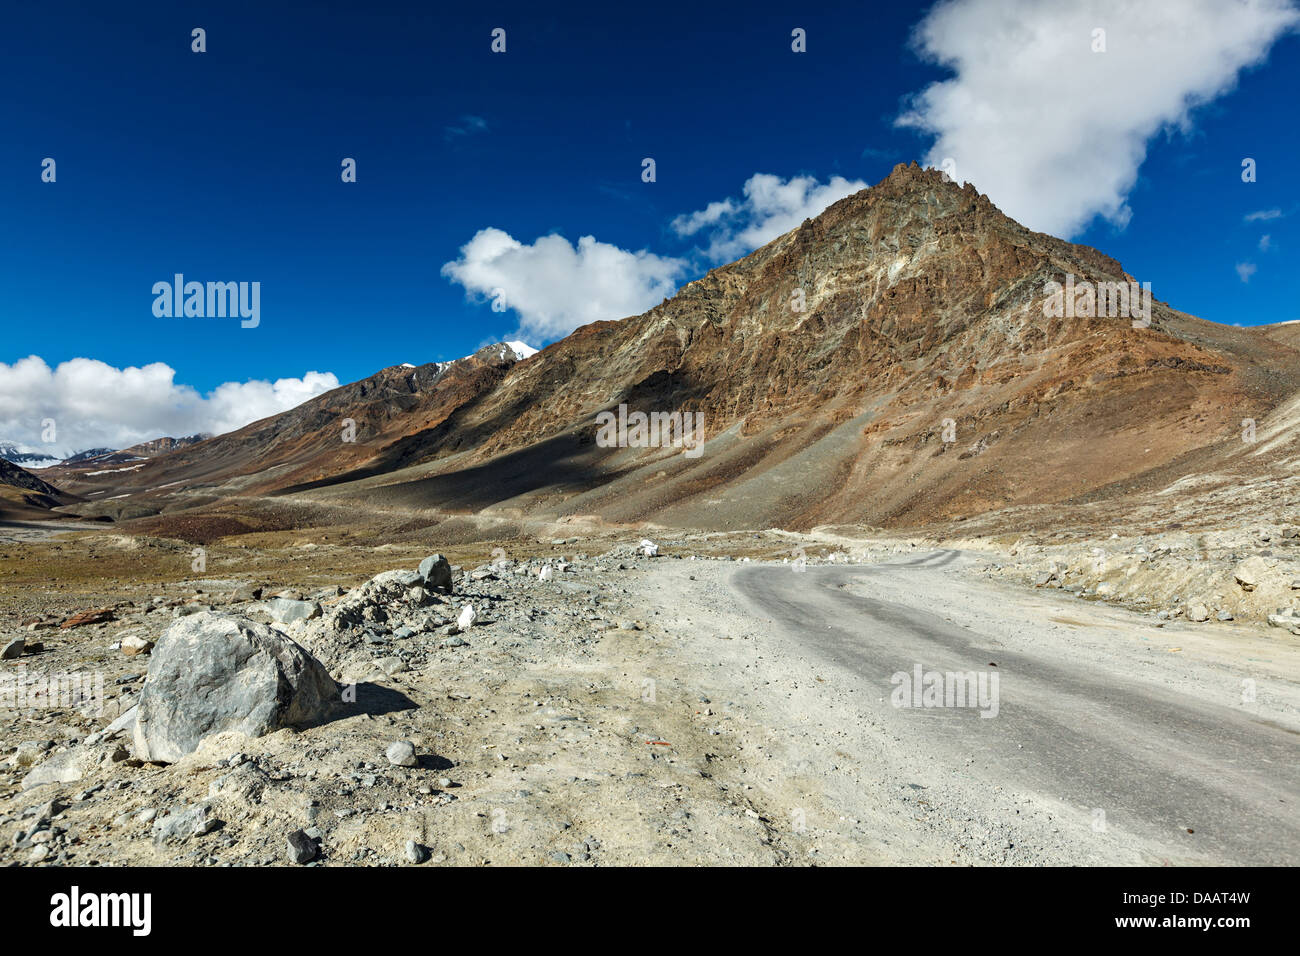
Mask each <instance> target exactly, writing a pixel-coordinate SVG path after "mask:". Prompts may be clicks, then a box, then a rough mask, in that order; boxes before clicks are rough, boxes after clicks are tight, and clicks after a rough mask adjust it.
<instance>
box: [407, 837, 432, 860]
mask: <svg viewBox="0 0 1300 956" xmlns="http://www.w3.org/2000/svg"><path fill="white" fill-rule="evenodd" d="M405 852H406V859H407V860H409V861H410V862H411V863H414V864H416V865H417V866H418V865H419V864H421V863H423V862H424V861H425V860H427V859H428V858H429V848H428V847H424V846H421V845H420V844H418V843H416V842H415V841H414V840H407V841H406V848H405Z"/></svg>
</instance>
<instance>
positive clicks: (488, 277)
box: [442, 229, 686, 341]
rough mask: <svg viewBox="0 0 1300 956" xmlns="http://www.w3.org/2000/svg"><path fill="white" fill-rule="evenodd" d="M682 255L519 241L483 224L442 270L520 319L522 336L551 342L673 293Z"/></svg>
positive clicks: (586, 241) (590, 241)
mask: <svg viewBox="0 0 1300 956" xmlns="http://www.w3.org/2000/svg"><path fill="white" fill-rule="evenodd" d="M685 269H686V263H685V262H684V261H683V260H681V259H672V258H666V257H663V256H658V255H655V254H654V253H652V252H647V251H645V250H642V251H640V252H629V251H628V250H626V249H620V248H619V247H618V246H614V245H610V244H609V243H607V242H597V241H596V239H595V237H594V236H583V237H582V238H581V239H579V240H578V244H577V246H574V245H573V244H572V243H570V242H569V240H567V239H565V238H564V237H563V236H557V235H550V236H542V237H541V238H540V239H537V240H536V241H535V242H533V243H531V244H526V243H522V242H520V241H519V240H517V239H515V238H514V237H513V236H511V235H510V234H509V233H506V232H503V231H502V230H500V229H481V230H479V232H478V233H477V234H476V235H475V236H474V238H473V239H471V240H470V241H469V242H467V243H466V244H465V245H463V246H461V249H460V256H459V257H458V258H456V259H454V260H452V261H451V262H448V263H446V264H445V265H443V267H442V274H443V275H444V276H446V277H447V278H449V279H451V280H452V281H454V282H457V283H459V284H460V285H462V286H464V287H465V291H466V294H467V295H468V296H469V297H470V298H471V299H475V300H478V301H488V302H491V303H492V307H493V308H494V309H496V310H497V311H502V312H504V311H506V310H507V309H513V310H514V311H515V312H516V313H517V314H518V316H519V333H520V336H519V337H524V338H530V339H538V340H543V341H549V340H551V339H555V338H559V337H560V336H564V335H568V334H569V333H570V332H572V331H573V330H574V329H576V328H578V326H580V325H586V324H588V323H590V322H595V321H598V320H600V319H622V318H625V317H627V316H629V315H638V314H640V313H641V312H644V311H645V310H646V309H648V308H650V307H651V306H653V305H657V304H658V303H659V302H660V301H662V300H663V299H664V298H666V297H668V296H670V295H672V294H673V293H674V292H675V291H676V290H677V283H678V280H679V279H680V278H681V276H682V274H683V273H684V271H685Z"/></svg>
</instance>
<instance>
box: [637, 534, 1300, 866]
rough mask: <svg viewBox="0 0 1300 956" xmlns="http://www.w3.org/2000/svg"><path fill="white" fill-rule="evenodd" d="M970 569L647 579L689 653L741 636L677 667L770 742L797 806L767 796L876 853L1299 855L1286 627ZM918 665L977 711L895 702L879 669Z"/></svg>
mask: <svg viewBox="0 0 1300 956" xmlns="http://www.w3.org/2000/svg"><path fill="white" fill-rule="evenodd" d="M985 560H987V559H986V557H985V556H978V555H974V554H969V553H963V552H957V551H939V552H931V553H926V554H922V555H917V556H913V557H905V558H902V559H897V560H895V561H893V562H890V563H883V564H875V565H851V566H820V567H815V566H809V567H807V568H806V569H804V570H802V571H801V572H798V573H796V572H795V571H794V570H793V567H792V566H785V565H760V564H739V565H737V564H730V563H727V564H722V565H719V564H718V563H717V562H698V563H696V562H673V563H674V564H676V565H678V567H677V568H671V569H669V568H664V569H663V571H664V572H665V573H667V574H669V575H671V576H672V577H673V578H674V579H675V581H674V582H673V583H670V584H666V585H661V586H662V587H667V588H668V589H670V590H672V591H674V592H676V594H677V595H678V597H677V600H676V601H675V602H674V603H673V606H674V607H676V608H679V609H680V610H678V611H677V612H676V613H677V614H678V616H679V620H678V621H677V623H678V624H679V625H688V626H690V627H691V628H692V629H693V630H694V631H695V632H696V633H697V634H699V635H701V641H700V642H697V644H699V643H715V642H709V641H708V638H707V637H705V635H708V634H709V633H710V632H717V633H718V634H719V635H720V636H722V637H724V638H735V637H739V638H741V640H740V641H739V642H738V644H739V646H737V645H736V644H735V643H733V644H731V645H726V644H723V645H718V646H716V647H713V648H704V647H699V648H697V649H698V650H703V651H704V653H702V654H701V655H700V659H699V661H698V665H699V666H700V667H710V666H712V668H713V669H714V670H713V674H714V675H715V678H716V679H720V680H722V681H723V682H724V684H723V686H724V687H726V691H728V692H731V693H733V694H735V695H736V696H737V698H738V699H739V700H742V701H743V702H744V704H745V706H746V707H747V708H748V716H749V717H750V719H751V720H752V721H753V722H754V723H756V724H758V725H762V726H766V727H768V728H770V729H771V730H772V732H773V733H774V734H775V735H776V736H778V737H781V738H783V741H782V742H783V746H784V748H786V749H785V753H784V755H783V758H782V759H783V760H784V763H785V765H786V766H787V767H789V768H790V769H791V771H792V773H791V775H790V777H789V778H788V780H787V781H786V783H787V784H788V786H789V788H792V789H794V790H796V791H801V792H802V798H801V797H800V796H799V795H798V794H794V793H785V794H780V793H776V792H774V793H773V794H772V797H773V798H774V799H777V800H781V801H784V802H787V803H790V802H800V801H801V799H802V802H803V803H805V804H810V803H817V804H820V806H819V807H818V809H817V810H816V812H813V814H812V815H813V816H814V817H820V818H821V819H837V820H838V821H843V820H846V819H847V820H853V821H860V826H859V827H858V828H857V829H858V835H859V838H860V839H861V840H862V841H864V842H865V843H867V844H868V845H871V846H872V847H873V848H874V850H875V852H876V854H878V858H879V859H881V860H882V861H889V862H937V861H945V862H998V863H1022V864H1044V863H1046V864H1084V863H1090V864H1096V863H1110V864H1138V863H1173V864H1179V863H1210V864H1272V865H1294V864H1295V863H1297V862H1298V861H1300V817H1298V816H1297V814H1296V812H1295V808H1296V804H1297V802H1298V801H1300V761H1297V759H1296V757H1297V752H1298V751H1297V743H1300V738H1298V737H1297V731H1300V717H1298V715H1300V707H1298V706H1297V705H1298V704H1300V686H1298V685H1297V682H1296V675H1297V674H1300V653H1297V650H1296V644H1295V642H1294V640H1293V639H1290V638H1280V637H1273V636H1272V635H1265V634H1263V633H1261V632H1258V631H1245V630H1244V629H1240V628H1238V629H1230V628H1227V627H1219V626H1216V625H1200V626H1199V627H1196V626H1192V625H1183V626H1180V627H1165V628H1158V627H1155V626H1153V625H1152V622H1151V621H1150V619H1149V618H1143V617H1141V616H1139V615H1136V614H1132V613H1129V612H1125V611H1123V610H1122V609H1117V608H1113V607H1107V606H1104V605H1098V604H1093V603H1089V602H1084V601H1080V600H1078V599H1073V598H1070V597H1068V596H1065V595H1062V594H1061V593H1060V592H1040V591H1032V590H1025V589H1019V588H1014V587H1009V586H1007V585H1004V584H1001V583H1000V582H993V581H988V580H985V579H984V578H983V577H982V576H981V575H980V573H979V566H980V564H981V563H982V562H983V561H985ZM683 563H685V564H687V565H688V567H687V568H686V569H685V570H684V571H682V570H680V566H681V564H683ZM719 649H721V650H720V653H718V651H719ZM918 666H919V667H920V668H921V671H922V672H923V673H924V674H929V673H930V672H936V674H937V679H939V680H944V679H947V675H949V674H959V673H969V672H972V671H973V672H975V674H976V678H977V680H978V679H981V678H982V679H983V680H984V681H985V685H984V690H985V691H986V697H985V700H984V706H982V707H981V706H979V701H967V704H968V705H969V704H971V703H975V704H976V706H964V707H961V706H915V705H916V704H924V703H925V700H924V698H923V697H922V696H921V694H920V692H919V691H918V692H917V695H916V696H915V697H913V695H912V693H911V692H910V688H908V689H906V690H907V692H906V693H904V690H905V689H904V688H901V687H900V684H901V683H902V681H901V680H900V679H899V678H901V677H903V676H906V677H907V678H908V679H909V680H911V679H912V678H913V675H914V674H915V672H916V668H917V667H918ZM895 675H898V677H897V678H896V676H895ZM995 679H996V681H997V683H996V688H997V693H996V698H995V700H994V701H990V700H989V696H988V692H991V691H992V689H993V686H994V685H993V681H994V680H995ZM927 680H930V678H928V677H925V678H923V680H922V682H921V683H922V685H924V684H925V682H926V681H927ZM1252 695H1253V699H1250V698H1251V697H1252ZM938 699H939V700H940V701H941V702H943V701H944V698H943V696H942V694H940V696H939V698H938ZM902 701H905V702H906V703H908V704H910V705H913V706H896V704H898V703H900V702H902ZM957 702H958V701H957V700H956V698H955V697H954V700H953V703H957ZM981 710H983V711H984V712H986V713H988V714H989V716H987V717H984V716H981ZM770 787H771V789H773V790H774V791H779V790H780V789H781V782H780V779H779V775H776V776H774V778H773V780H772V783H771V784H770ZM798 812H799V813H804V814H807V813H809V812H810V811H807V810H805V809H803V808H800V809H799V811H798Z"/></svg>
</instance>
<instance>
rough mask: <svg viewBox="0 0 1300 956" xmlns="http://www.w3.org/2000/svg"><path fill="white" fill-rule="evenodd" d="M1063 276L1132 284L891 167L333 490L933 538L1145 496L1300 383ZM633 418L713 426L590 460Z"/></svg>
mask: <svg viewBox="0 0 1300 956" xmlns="http://www.w3.org/2000/svg"><path fill="white" fill-rule="evenodd" d="M1067 274H1072V275H1073V276H1074V277H1075V280H1076V281H1083V280H1085V279H1086V280H1090V281H1094V282H1096V281H1115V282H1126V281H1128V280H1130V279H1132V278H1133V277H1131V276H1129V275H1127V274H1126V273H1125V272H1124V270H1123V268H1122V267H1121V266H1120V264H1119V263H1118V262H1116V261H1115V260H1113V259H1111V258H1109V257H1108V256H1105V255H1103V254H1102V253H1100V252H1097V251H1096V250H1094V249H1091V248H1088V247H1085V246H1078V245H1073V244H1070V243H1066V242H1062V241H1061V240H1058V239H1055V238H1052V237H1050V236H1046V235H1043V234H1040V233H1034V232H1031V231H1029V230H1027V229H1025V228H1023V227H1022V226H1020V225H1019V224H1017V223H1015V222H1014V221H1012V220H1010V219H1008V218H1007V217H1005V216H1004V215H1002V214H1001V213H1000V212H999V211H998V210H997V209H996V208H995V207H994V206H993V205H992V204H991V203H990V202H989V201H988V199H987V198H986V197H984V196H981V195H979V194H978V193H977V192H976V191H975V189H974V188H973V187H972V186H970V185H967V186H966V187H965V188H959V187H957V186H956V185H954V184H952V183H949V182H946V181H945V180H944V178H943V177H942V175H941V174H940V173H938V172H936V171H928V170H921V169H919V168H917V167H916V166H914V165H913V166H910V167H902V166H900V167H898V168H896V169H895V170H894V172H893V173H892V174H891V175H890V176H889V177H888V178H887V179H886V180H884V181H883V182H881V183H880V184H878V185H877V186H875V187H873V188H872V189H870V190H864V191H863V192H860V193H858V194H856V195H854V196H850V197H848V198H847V199H844V200H842V201H841V202H839V203H836V204H835V205H833V206H832V207H830V208H829V209H828V210H827V211H826V212H825V213H823V214H822V215H821V216H819V217H818V218H817V219H815V220H810V221H807V222H805V223H804V224H803V225H802V226H801V227H800V228H798V229H796V230H794V231H792V232H790V233H788V234H786V235H784V236H782V237H780V238H778V239H776V240H775V241H773V242H771V243H770V244H768V245H767V246H765V247H763V248H762V249H759V250H757V251H756V252H754V253H753V254H751V255H749V256H747V257H746V258H744V259H742V260H740V261H738V262H736V263H733V264H731V265H728V266H724V267H722V268H720V269H717V270H715V271H713V272H711V273H710V274H709V275H707V276H705V277H704V278H703V279H700V280H699V281H697V282H693V283H691V284H689V285H687V286H686V287H685V288H683V289H682V290H681V292H680V293H679V294H678V295H677V296H675V297H674V298H672V299H671V300H668V301H667V302H665V303H664V304H662V305H660V306H658V307H656V308H654V309H651V310H650V311H649V312H647V313H645V314H644V315H640V316H636V317H633V318H629V319H625V320H623V321H621V322H602V323H595V324H593V325H590V326H587V327H585V328H582V329H579V330H578V331H576V332H575V333H574V334H573V335H571V336H569V337H568V338H567V339H565V340H563V341H561V342H558V343H556V344H555V345H552V346H551V347H549V348H548V349H546V350H545V351H544V352H543V353H542V354H541V355H539V356H538V357H537V358H536V359H534V360H533V361H531V362H528V363H525V364H522V365H519V366H517V367H515V368H514V369H512V370H511V371H510V372H509V374H507V375H506V376H505V377H504V379H503V380H502V381H501V383H500V384H499V385H498V386H497V387H496V388H494V389H492V390H491V391H485V392H484V393H482V394H481V395H479V396H478V397H477V398H475V399H474V400H473V401H471V402H468V403H466V404H465V405H464V406H462V407H460V408H458V409H457V410H456V412H455V413H454V414H453V415H451V416H449V417H448V419H447V420H446V421H444V422H443V423H442V424H441V425H439V426H437V427H435V428H433V429H429V430H427V431H423V432H416V433H414V434H412V435H411V436H410V437H408V438H406V439H404V440H403V441H401V442H398V443H397V444H395V445H394V446H393V447H392V448H391V449H389V454H390V455H391V457H389V458H387V459H385V463H386V464H387V465H388V466H389V467H398V466H401V465H403V464H405V463H406V462H409V461H419V460H421V459H424V460H425V462H426V464H424V465H422V466H420V467H417V468H407V469H403V470H399V471H394V472H393V473H391V474H388V475H383V476H379V477H370V478H366V479H365V480H364V481H363V482H361V483H360V485H359V486H358V485H343V486H339V487H337V488H335V489H334V490H333V491H331V492H329V493H328V494H327V497H331V498H333V497H338V496H342V497H350V496H355V495H363V496H365V497H366V498H367V499H368V500H377V501H383V502H385V503H389V504H393V505H402V506H406V507H439V508H444V509H452V510H465V511H478V510H482V509H485V508H492V507H497V508H518V509H521V510H523V511H525V512H529V513H536V514H540V515H556V516H561V515H573V514H594V515H599V516H601V517H604V518H606V519H609V520H617V521H642V520H654V521H657V522H662V523H670V524H675V525H683V526H697V527H724V528H726V527H754V526H761V525H780V526H785V527H793V528H802V527H808V526H812V525H816V524H822V523H827V522H842V521H854V522H867V523H872V524H919V523H925V522H928V521H934V520H940V519H944V518H948V517H951V516H955V515H966V514H971V513H976V512H982V511H987V510H990V509H996V508H1001V507H1006V506H1009V505H1015V504H1023V503H1034V502H1053V501H1067V500H1071V499H1074V498H1077V497H1079V496H1083V495H1089V494H1095V493H1098V492H1099V491H1101V490H1103V489H1109V491H1108V492H1107V493H1120V492H1123V491H1126V490H1131V489H1133V488H1137V487H1139V486H1140V485H1141V484H1142V482H1143V481H1144V480H1145V479H1144V476H1146V475H1149V474H1156V473H1159V472H1161V470H1162V469H1165V468H1167V467H1169V466H1174V467H1175V468H1178V467H1188V468H1190V467H1194V466H1195V457H1196V453H1197V452H1198V450H1200V449H1206V448H1208V447H1210V446H1213V445H1215V444H1216V443H1218V442H1221V441H1224V440H1228V439H1230V438H1231V437H1232V436H1234V435H1235V433H1236V428H1237V423H1238V422H1239V421H1240V420H1241V418H1242V417H1244V416H1246V415H1253V416H1255V417H1262V416H1263V415H1265V414H1266V413H1267V412H1268V411H1269V410H1270V409H1272V408H1273V407H1274V406H1276V404H1277V403H1278V402H1279V401H1280V400H1281V399H1282V398H1284V397H1285V396H1288V395H1290V394H1291V393H1292V392H1294V391H1295V389H1296V388H1297V386H1298V385H1300V367H1298V366H1297V361H1296V354H1295V352H1293V351H1292V350H1291V349H1289V348H1287V347H1286V346H1285V345H1283V344H1281V343H1278V342H1275V341H1274V340H1272V339H1270V338H1268V337H1267V336H1265V335H1261V334H1259V333H1257V332H1255V331H1254V330H1250V329H1238V328H1230V327H1226V326H1221V325H1217V324H1214V323H1209V322H1204V321H1201V320H1199V319H1195V318H1193V317H1191V316H1187V315H1184V314H1182V313H1180V312H1176V311H1174V310H1173V309H1170V308H1169V307H1168V306H1166V305H1164V304H1163V303H1160V302H1156V303H1155V307H1154V315H1153V316H1152V323H1151V326H1150V327H1149V328H1133V327H1132V322H1131V320H1130V319H1128V318H1065V317H1055V318H1049V317H1046V316H1045V315H1044V308H1043V303H1044V299H1045V298H1046V292H1045V287H1046V283H1047V282H1048V281H1049V280H1053V281H1058V282H1064V281H1065V278H1066V275H1067ZM797 289H802V290H803V292H804V297H805V300H806V306H807V307H806V309H805V310H803V311H802V312H797V311H795V310H793V309H792V308H791V303H792V302H793V301H795V296H796V290H797ZM620 402H626V403H628V404H629V405H630V406H632V407H633V408H638V409H642V410H645V411H656V410H658V411H674V410H682V409H686V410H693V411H701V412H703V414H704V415H705V420H706V424H707V433H708V437H709V441H708V442H707V444H706V446H705V450H704V453H703V454H702V455H701V456H700V457H699V458H695V459H691V458H688V457H686V456H685V455H683V454H681V453H680V451H678V452H676V453H670V452H668V451H664V450H657V449H604V448H598V447H596V445H595V442H594V436H595V433H596V424H595V419H594V416H595V415H596V414H597V413H598V412H599V411H601V410H604V409H610V408H613V407H615V406H617V405H618V404H619V403H620ZM945 419H951V420H952V422H953V425H954V427H955V439H956V440H955V441H953V442H945V441H943V438H944V437H945V436H944V427H943V426H944V420H945ZM381 458H383V456H381ZM1180 463H1181V464H1180Z"/></svg>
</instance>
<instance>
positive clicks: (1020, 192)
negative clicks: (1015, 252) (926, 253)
mask: <svg viewBox="0 0 1300 956" xmlns="http://www.w3.org/2000/svg"><path fill="white" fill-rule="evenodd" d="M1297 23H1300V11H1297V10H1296V8H1295V6H1294V4H1293V2H1292V0H1142V2H1129V0H1076V2H1072V3H1060V2H1057V0H945V2H942V3H939V4H938V5H936V6H935V7H934V8H933V9H931V11H930V12H929V13H928V14H927V15H926V17H925V19H924V20H922V21H921V23H920V24H919V25H918V27H917V30H916V34H915V42H916V45H917V47H918V49H919V51H920V52H921V54H922V55H923V56H924V57H926V58H927V59H930V60H932V61H934V62H937V63H939V64H941V65H943V66H946V67H948V68H950V69H951V70H953V72H954V73H955V76H953V77H952V78H951V79H948V80H944V81H942V82H938V83H933V84H931V85H930V86H928V87H926V88H925V89H924V90H922V91H921V92H920V93H919V94H917V95H916V96H915V97H914V98H913V100H912V102H911V103H910V107H909V109H907V110H906V111H905V112H904V113H903V115H902V116H900V117H899V119H898V124H899V125H900V126H906V127H912V128H915V129H918V130H921V131H923V132H926V133H930V134H933V135H934V136H935V141H934V144H933V146H932V148H931V149H930V150H929V153H928V154H927V162H928V163H929V164H930V165H933V166H940V165H942V163H943V160H944V159H945V158H948V157H951V158H952V159H953V160H954V161H955V163H956V171H957V177H956V178H957V179H958V180H960V181H963V182H965V181H970V182H973V183H974V184H975V185H976V187H977V188H979V190H980V191H981V192H984V193H986V194H988V196H989V197H990V198H991V199H992V200H993V202H995V203H996V204H997V205H998V206H999V207H1000V208H1001V209H1002V211H1003V212H1005V213H1006V214H1007V215H1009V216H1011V217H1012V218H1014V219H1017V220H1019V221H1020V222H1022V223H1024V224H1025V225H1027V226H1029V227H1031V228H1033V229H1037V230H1041V231H1044V232H1050V233H1054V234H1056V235H1061V236H1071V235H1074V234H1075V233H1077V232H1079V231H1080V230H1082V229H1083V228H1084V227H1085V226H1087V225H1088V223H1089V222H1090V221H1091V220H1092V219H1093V217H1095V216H1103V217H1105V218H1106V219H1108V220H1110V221H1111V222H1113V223H1115V224H1117V225H1120V226H1123V225H1124V224H1125V223H1126V222H1127V221H1128V218H1129V215H1130V210H1129V208H1128V206H1127V204H1126V201H1125V200H1126V197H1127V196H1128V193H1129V191H1130V190H1131V189H1132V188H1133V185H1134V183H1135V182H1136V179H1137V172H1138V167H1139V166H1140V165H1141V163H1142V161H1143V159H1144V158H1145V157H1146V144H1147V141H1148V140H1149V139H1150V138H1151V137H1152V136H1154V135H1155V134H1156V133H1158V132H1160V131H1161V130H1162V129H1171V128H1177V129H1182V130H1185V131H1186V130H1190V128H1191V122H1190V111H1191V110H1192V109H1193V108H1194V107H1195V106H1197V105H1199V104H1203V103H1206V102H1209V101H1211V100H1213V99H1215V98H1216V97H1219V96H1221V95H1223V94H1224V93H1226V92H1228V91H1229V90H1231V89H1232V87H1233V86H1234V85H1235V83H1236V80H1237V75H1238V73H1240V71H1241V70H1243V69H1244V68H1246V67H1249V66H1252V65H1256V64H1258V63H1260V62H1262V61H1263V60H1264V59H1265V57H1266V56H1267V54H1268V50H1269V47H1270V46H1271V45H1272V43H1273V42H1274V41H1275V40H1276V39H1278V37H1280V36H1281V35H1282V34H1283V33H1285V32H1287V31H1288V30H1291V29H1294V28H1295V27H1296V25H1297ZM1096 29H1102V30H1104V31H1105V52H1104V53H1095V52H1093V45H1094V35H1093V31H1094V30H1096ZM1224 175H1225V176H1227V175H1235V172H1232V171H1228V172H1225V174H1224Z"/></svg>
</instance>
